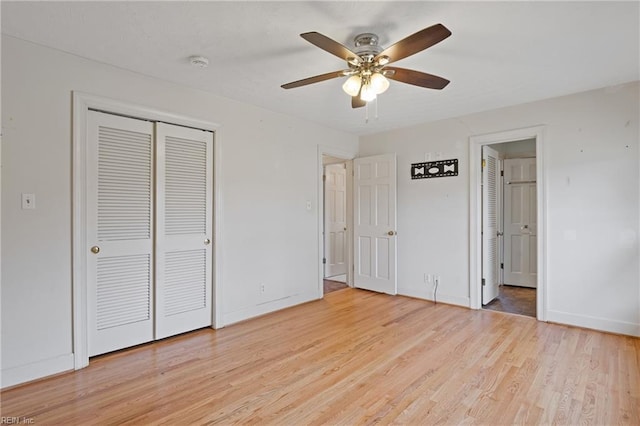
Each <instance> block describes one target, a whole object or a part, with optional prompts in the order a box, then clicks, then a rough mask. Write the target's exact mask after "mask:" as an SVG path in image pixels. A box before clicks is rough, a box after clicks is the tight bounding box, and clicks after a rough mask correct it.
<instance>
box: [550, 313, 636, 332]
mask: <svg viewBox="0 0 640 426" xmlns="http://www.w3.org/2000/svg"><path fill="white" fill-rule="evenodd" d="M547 321H549V322H554V323H558V324H567V325H573V326H576V327H582V328H589V329H592V330H598V331H606V332H609V333H616V334H625V335H628V336H635V337H640V324H634V323H632V322H625V321H614V320H610V319H607V318H598V317H591V316H588V315H576V314H572V313H569V312H560V311H553V310H549V311H548V312H547Z"/></svg>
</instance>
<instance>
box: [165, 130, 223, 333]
mask: <svg viewBox="0 0 640 426" xmlns="http://www.w3.org/2000/svg"><path fill="white" fill-rule="evenodd" d="M156 135H157V156H158V162H157V174H156V176H157V181H156V182H157V191H158V192H157V196H158V199H157V215H156V219H157V228H156V229H157V235H156V339H162V338H164V337H167V336H172V335H174V334H178V333H183V332H185V331H189V330H194V329H197V328H201V327H206V326H209V325H211V323H212V322H211V321H212V319H211V314H212V312H211V289H212V285H211V283H212V248H211V241H212V239H213V238H212V207H213V190H212V188H213V187H212V183H213V133H211V132H207V131H203V130H195V129H189V128H185V127H180V126H173V125H169V124H164V123H157V124H156Z"/></svg>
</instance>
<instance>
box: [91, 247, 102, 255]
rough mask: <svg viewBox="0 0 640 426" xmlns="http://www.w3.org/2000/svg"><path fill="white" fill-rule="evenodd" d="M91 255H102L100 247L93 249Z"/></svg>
mask: <svg viewBox="0 0 640 426" xmlns="http://www.w3.org/2000/svg"><path fill="white" fill-rule="evenodd" d="M91 253H93V254H98V253H100V247H98V246H93V247H91Z"/></svg>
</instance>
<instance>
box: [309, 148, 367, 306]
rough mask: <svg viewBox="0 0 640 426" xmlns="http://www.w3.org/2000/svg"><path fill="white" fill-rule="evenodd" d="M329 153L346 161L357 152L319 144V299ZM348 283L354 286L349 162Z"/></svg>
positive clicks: (320, 295)
mask: <svg viewBox="0 0 640 426" xmlns="http://www.w3.org/2000/svg"><path fill="white" fill-rule="evenodd" d="M323 155H328V156H331V157H336V158H343V159H344V160H345V161H349V160H353V159H354V158H355V157H356V155H357V152H355V151H353V152H351V151H344V150H342V149H340V148H334V147H330V146H324V145H318V201H317V203H316V205H317V206H318V211H317V215H318V299H322V297H323V295H324V289H323V287H324V283H323V281H324V267H323V264H322V258H323V256H324V253H323V252H324V237H323V235H322V231H323V229H324V197H323V191H324V183H323V181H322V175H323V174H324V164H322V156H323ZM346 169H347V285H348V286H349V287H353V208H352V207H350V206H352V204H353V200H352V198H353V197H352V196H351V194H352V193H353V178H352V175H351V173H352V170H353V168H352V167H351V165H350V164H348V163H347V167H346Z"/></svg>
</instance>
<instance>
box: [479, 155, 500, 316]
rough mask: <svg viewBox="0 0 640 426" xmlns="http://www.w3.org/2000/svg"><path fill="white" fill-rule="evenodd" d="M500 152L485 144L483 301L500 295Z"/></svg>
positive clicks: (483, 173) (483, 178)
mask: <svg viewBox="0 0 640 426" xmlns="http://www.w3.org/2000/svg"><path fill="white" fill-rule="evenodd" d="M499 182H500V168H499V161H498V152H497V151H496V150H494V149H492V148H491V147H488V146H483V147H482V304H483V305H486V304H487V303H489V302H491V301H492V300H493V299H495V298H496V297H498V291H499V286H498V284H499V283H498V277H499V274H498V267H499V265H498V263H499V257H498V231H499V228H498V194H499V191H498V189H499V188H498V184H499Z"/></svg>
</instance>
